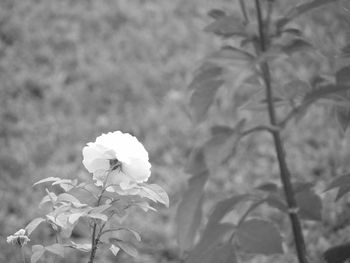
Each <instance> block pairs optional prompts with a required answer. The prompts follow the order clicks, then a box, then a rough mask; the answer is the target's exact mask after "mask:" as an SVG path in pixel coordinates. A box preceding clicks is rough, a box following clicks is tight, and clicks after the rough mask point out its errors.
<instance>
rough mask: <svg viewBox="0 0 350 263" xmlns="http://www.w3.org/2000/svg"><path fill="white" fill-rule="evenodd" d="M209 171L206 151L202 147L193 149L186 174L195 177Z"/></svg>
mask: <svg viewBox="0 0 350 263" xmlns="http://www.w3.org/2000/svg"><path fill="white" fill-rule="evenodd" d="M207 170H208V168H207V165H206V163H205V157H204V151H203V148H202V147H195V148H193V149H192V151H191V153H190V156H189V157H188V161H187V163H186V168H185V172H186V173H189V174H192V175H193V176H197V175H201V174H202V173H205V172H206V171H207Z"/></svg>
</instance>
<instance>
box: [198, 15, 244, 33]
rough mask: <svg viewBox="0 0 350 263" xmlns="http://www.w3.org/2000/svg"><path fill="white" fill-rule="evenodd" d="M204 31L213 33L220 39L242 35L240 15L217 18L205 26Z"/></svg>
mask: <svg viewBox="0 0 350 263" xmlns="http://www.w3.org/2000/svg"><path fill="white" fill-rule="evenodd" d="M204 31H206V32H210V33H214V34H216V35H219V36H222V37H230V36H233V35H243V34H244V25H243V22H242V19H241V16H240V15H238V14H232V15H228V16H221V17H219V18H218V19H216V20H215V21H214V22H212V23H211V24H209V25H208V26H206V27H205V28H204Z"/></svg>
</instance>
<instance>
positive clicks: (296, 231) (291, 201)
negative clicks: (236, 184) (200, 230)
mask: <svg viewBox="0 0 350 263" xmlns="http://www.w3.org/2000/svg"><path fill="white" fill-rule="evenodd" d="M255 6H256V12H257V19H258V26H259V28H258V29H259V38H260V41H259V42H260V51H261V52H266V50H267V47H266V43H267V42H266V40H265V32H264V22H263V18H262V14H261V7H260V1H259V0H255ZM266 28H268V25H266ZM260 66H261V71H262V75H263V80H264V83H265V87H266V98H267V102H268V105H267V106H268V114H269V119H270V124H271V125H272V126H277V125H278V123H277V118H276V112H275V105H274V103H273V91H272V86H271V75H270V69H269V65H268V63H267V62H266V61H265V62H262V63H261V65H260ZM271 134H272V136H273V141H274V145H275V150H276V155H277V160H278V164H279V168H280V177H281V181H282V184H283V188H284V192H285V197H286V201H287V205H288V211H289V217H290V221H291V225H292V229H293V235H294V241H295V247H296V250H297V256H298V260H299V263H308V259H307V253H306V246H305V241H304V236H303V232H302V229H301V224H300V220H299V217H298V215H297V213H296V212H297V210H298V209H297V207H298V205H297V202H296V199H295V194H294V190H293V187H292V183H291V175H290V172H289V169H288V166H287V163H286V156H285V151H284V147H283V142H282V140H281V134H280V131H279V130H273V131H271Z"/></svg>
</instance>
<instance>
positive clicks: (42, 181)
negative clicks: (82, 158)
mask: <svg viewBox="0 0 350 263" xmlns="http://www.w3.org/2000/svg"><path fill="white" fill-rule="evenodd" d="M59 180H61V178H59V177H48V178H45V179H42V180H40V181H37V182H36V183H34V184H33V186H35V185H38V184H42V183H48V182H56V181H59Z"/></svg>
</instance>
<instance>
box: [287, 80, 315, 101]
mask: <svg viewBox="0 0 350 263" xmlns="http://www.w3.org/2000/svg"><path fill="white" fill-rule="evenodd" d="M282 91H283V95H284V96H285V98H286V99H289V100H294V99H298V98H300V99H301V98H303V97H304V95H305V94H306V93H307V92H308V91H310V87H309V84H308V83H307V82H305V81H302V80H299V79H297V80H292V81H289V82H287V83H286V84H284V85H283V86H282Z"/></svg>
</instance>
